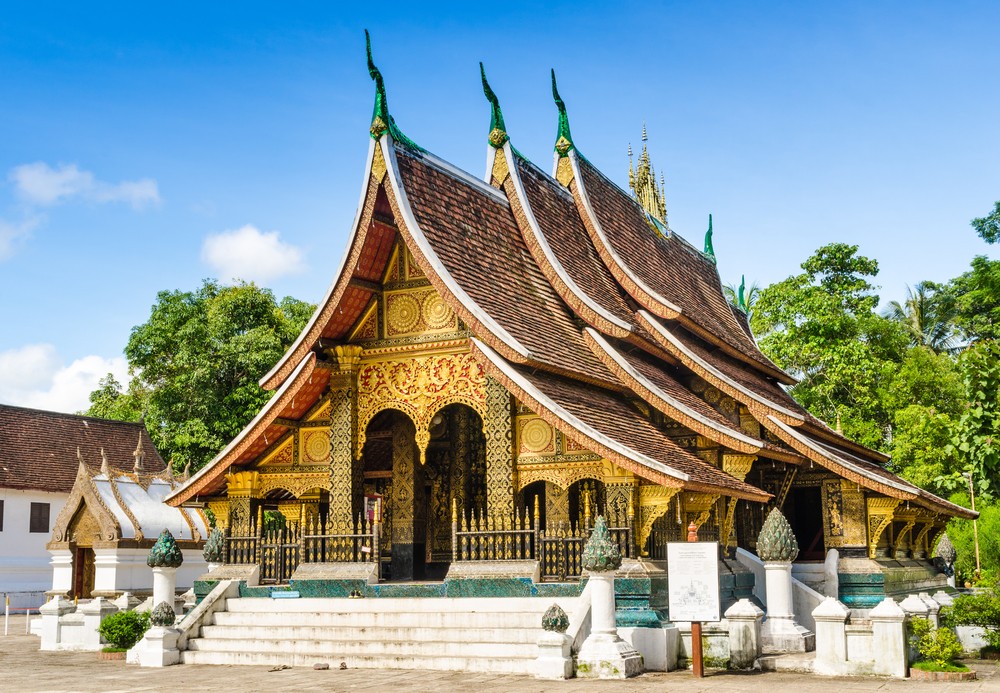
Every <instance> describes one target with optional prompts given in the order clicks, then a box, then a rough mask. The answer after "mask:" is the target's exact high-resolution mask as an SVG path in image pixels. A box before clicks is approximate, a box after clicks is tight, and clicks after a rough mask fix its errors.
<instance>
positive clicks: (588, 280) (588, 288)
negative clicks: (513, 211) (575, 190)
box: [515, 157, 635, 325]
mask: <svg viewBox="0 0 1000 693" xmlns="http://www.w3.org/2000/svg"><path fill="white" fill-rule="evenodd" d="M515 158H516V163H517V170H518V173H519V174H520V176H521V180H522V181H523V183H524V190H525V193H526V194H527V197H528V204H529V205H530V206H531V209H532V210H533V211H534V212H535V219H536V220H537V221H538V226H539V228H540V229H541V231H542V233H543V234H544V235H545V238H546V240H547V241H548V243H549V246H550V247H551V248H552V252H553V253H554V254H555V256H556V259H557V260H558V261H559V264H561V265H562V266H563V268H564V269H565V270H566V272H567V273H568V274H569V275H570V277H571V278H572V279H573V281H574V282H575V283H576V284H577V286H579V287H580V289H582V290H583V291H584V292H586V294H587V295H588V296H589V297H590V298H591V299H592V300H593V301H595V302H596V303H597V304H598V305H600V306H601V307H602V308H604V309H605V310H606V311H608V312H609V313H611V314H612V315H614V316H615V317H617V318H619V319H620V320H622V321H624V322H626V323H629V324H630V325H631V324H633V323H634V322H635V308H634V307H633V306H634V304H633V303H632V302H631V299H630V298H629V297H628V295H627V294H626V293H625V291H624V289H622V288H621V286H620V285H619V284H618V282H616V281H615V278H614V277H612V276H611V273H610V272H609V271H608V268H607V267H605V265H604V263H603V262H601V258H600V257H599V256H598V254H597V251H596V250H595V249H594V244H593V243H592V242H591V240H590V236H589V235H588V234H587V229H586V228H585V227H584V225H583V221H582V220H581V219H580V215H579V213H578V212H577V209H576V203H575V202H574V201H573V196H572V195H571V194H570V192H569V191H568V190H566V189H565V188H563V187H562V186H560V185H559V184H558V183H557V182H556V181H555V180H554V179H553V178H551V177H549V176H547V175H545V174H544V173H542V171H540V170H539V169H538V168H537V167H536V166H535V165H534V164H531V163H530V162H528V161H525V160H524V159H522V158H521V157H515Z"/></svg>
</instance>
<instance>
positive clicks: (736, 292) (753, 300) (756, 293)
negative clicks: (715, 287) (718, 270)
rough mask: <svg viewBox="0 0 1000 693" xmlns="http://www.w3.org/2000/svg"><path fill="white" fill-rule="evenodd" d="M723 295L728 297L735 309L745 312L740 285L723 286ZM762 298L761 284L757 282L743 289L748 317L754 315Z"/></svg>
mask: <svg viewBox="0 0 1000 693" xmlns="http://www.w3.org/2000/svg"><path fill="white" fill-rule="evenodd" d="M722 294H723V295H724V296H725V297H726V300H727V301H728V302H729V305H731V306H732V307H733V308H739V309H740V310H743V308H742V307H741V306H740V285H739V284H723V286H722ZM758 298H760V284H758V283H757V282H751V283H750V286H745V285H744V287H743V304H744V305H745V306H746V312H747V317H749V316H751V315H753V308H754V306H755V305H757V299H758Z"/></svg>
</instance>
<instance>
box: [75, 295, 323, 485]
mask: <svg viewBox="0 0 1000 693" xmlns="http://www.w3.org/2000/svg"><path fill="white" fill-rule="evenodd" d="M312 311H313V306H310V305H309V304H307V303H304V302H302V301H298V300H296V299H294V298H290V297H286V298H284V299H282V300H281V302H280V303H278V302H276V301H275V298H274V295H273V294H272V293H271V291H269V290H268V289H264V288H261V287H259V286H257V285H255V284H252V283H249V284H248V283H238V284H236V285H235V286H224V285H221V284H219V283H218V282H216V281H214V280H205V281H204V282H203V283H202V286H201V287H200V288H199V289H198V290H196V291H161V292H160V293H159V294H158V295H157V299H156V303H155V304H154V305H153V308H152V312H151V314H150V317H149V320H147V321H146V322H145V323H143V324H141V325H137V326H136V327H134V328H133V329H132V334H131V336H130V337H129V341H128V345H127V346H126V347H125V357H126V359H127V360H128V364H129V371H130V373H131V375H132V380H131V382H130V383H129V387H128V391H127V392H122V389H121V386H120V384H118V383H117V382H116V381H115V380H114V378H113V377H111V376H110V375H109V376H108V377H106V378H104V379H103V380H102V381H101V383H100V387H99V388H98V389H97V390H95V391H94V392H93V393H91V396H90V399H91V403H92V404H91V408H90V410H88V412H87V413H88V414H91V415H93V416H104V417H114V418H125V419H131V420H137V419H138V416H137V414H139V413H141V412H143V411H144V412H145V416H146V424H147V427H148V428H149V432H150V435H151V436H152V438H153V441H154V443H156V445H157V449H158V450H159V451H160V454H161V455H163V457H164V458H166V459H172V460H173V463H174V467H175V469H181V468H183V467H184V466H185V465H186V464H188V463H190V464H191V466H192V468H193V469H199V468H200V467H201V466H203V465H204V464H205V463H206V462H207V461H208V460H210V459H211V458H212V457H213V456H214V455H215V454H216V453H217V452H218V451H219V450H220V449H222V447H224V446H225V445H226V443H228V442H229V441H230V440H231V439H232V438H234V437H235V436H236V434H237V433H239V431H240V430H241V429H242V428H243V426H245V425H246V424H247V423H248V422H249V421H250V420H251V419H252V418H253V417H254V416H255V415H256V413H257V412H258V411H259V410H260V408H261V407H262V406H263V405H264V403H265V402H266V401H267V400H268V398H269V397H270V395H271V393H269V392H267V391H265V390H263V389H262V388H261V387H260V386H259V385H258V384H257V381H258V380H259V379H260V378H261V377H262V376H263V375H264V374H265V373H267V371H268V370H270V368H271V367H272V366H273V365H274V364H275V362H277V360H278V359H279V358H280V357H281V355H282V354H283V353H284V352H285V350H286V349H287V348H288V346H289V345H290V344H291V343H292V342H293V341H294V339H295V337H296V336H298V334H299V332H300V331H301V330H302V328H303V326H304V325H305V323H306V321H307V320H308V318H309V316H310V315H311V314H312Z"/></svg>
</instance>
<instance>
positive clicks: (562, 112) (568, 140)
mask: <svg viewBox="0 0 1000 693" xmlns="http://www.w3.org/2000/svg"><path fill="white" fill-rule="evenodd" d="M552 98H553V99H554V100H555V102H556V108H558V109H559V130H558V131H557V132H556V152H557V153H558V154H559V156H561V157H563V156H566V155H567V154H569V150H570V149H573V148H574V147H575V145H574V144H573V136H572V135H571V134H570V132H569V116H568V115H566V102H565V101H563V100H562V97H560V96H559V89H558V88H557V87H556V71H555V68H553V69H552Z"/></svg>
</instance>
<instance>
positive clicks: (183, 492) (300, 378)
mask: <svg viewBox="0 0 1000 693" xmlns="http://www.w3.org/2000/svg"><path fill="white" fill-rule="evenodd" d="M315 368H316V354H315V353H313V352H309V353H308V354H307V355H306V357H305V358H304V359H302V361H301V362H300V363H299V365H298V366H296V367H295V370H294V371H292V374H291V375H290V376H289V377H288V378H287V379H286V380H285V381H284V382H283V383H282V384H281V387H280V388H279V389H278V391H277V392H275V393H274V396H273V397H271V399H269V400H268V401H267V404H265V405H264V407H263V408H262V409H261V410H260V411H259V412H258V413H257V416H255V417H254V418H253V420H252V421H250V423H248V424H247V425H246V426H244V427H243V430H242V431H240V432H239V434H237V436H236V437H235V438H233V439H232V440H231V441H230V442H229V445H227V446H226V447H224V448H223V449H222V451H221V452H219V454H218V455H216V456H215V457H214V458H213V459H212V460H211V461H210V462H209V463H208V464H206V465H205V466H204V467H202V468H201V469H199V470H198V472H197V473H196V474H195V475H194V476H192V477H191V478H190V479H188V480H187V481H185V482H184V484H183V485H181V486H179V487H178V488H176V489H174V490H173V491H171V492H170V493H169V494H167V496H166V497H165V498H164V499H163V502H164V503H167V504H168V505H173V506H177V505H180V504H181V503H183V502H184V501H186V500H188V499H189V498H191V496H194V495H196V494H197V493H198V492H200V491H201V489H202V488H204V487H205V486H206V485H207V484H208V482H210V481H212V480H213V479H215V477H217V476H218V475H219V474H221V473H222V472H223V471H225V469H226V467H228V466H229V464H231V463H232V462H231V458H232V457H233V456H234V455H238V454H239V453H240V452H241V451H242V450H241V449H242V448H243V447H244V446H245V445H249V444H250V443H252V442H253V441H254V440H256V437H257V436H258V435H263V433H264V431H265V430H266V429H267V427H268V426H269V425H270V424H271V423H272V422H273V421H274V419H276V418H278V414H280V413H281V410H282V409H283V408H284V406H285V405H286V404H288V400H289V399H291V398H292V397H294V396H295V393H296V392H298V390H299V388H300V387H301V386H302V385H303V384H304V383H305V382H307V381H308V379H309V377H310V376H311V375H312V373H313V371H314V370H315Z"/></svg>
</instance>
